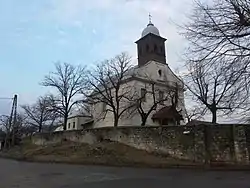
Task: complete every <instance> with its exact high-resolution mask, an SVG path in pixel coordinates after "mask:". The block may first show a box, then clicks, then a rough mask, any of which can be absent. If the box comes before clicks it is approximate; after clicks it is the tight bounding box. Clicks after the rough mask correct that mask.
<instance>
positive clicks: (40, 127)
mask: <svg viewBox="0 0 250 188" xmlns="http://www.w3.org/2000/svg"><path fill="white" fill-rule="evenodd" d="M41 131H42V124H41V123H40V124H39V127H38V132H39V133H40V132H41Z"/></svg>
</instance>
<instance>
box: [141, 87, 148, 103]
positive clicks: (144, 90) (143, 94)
mask: <svg viewBox="0 0 250 188" xmlns="http://www.w3.org/2000/svg"><path fill="white" fill-rule="evenodd" d="M146 93H147V90H146V89H145V88H141V99H142V101H143V102H146Z"/></svg>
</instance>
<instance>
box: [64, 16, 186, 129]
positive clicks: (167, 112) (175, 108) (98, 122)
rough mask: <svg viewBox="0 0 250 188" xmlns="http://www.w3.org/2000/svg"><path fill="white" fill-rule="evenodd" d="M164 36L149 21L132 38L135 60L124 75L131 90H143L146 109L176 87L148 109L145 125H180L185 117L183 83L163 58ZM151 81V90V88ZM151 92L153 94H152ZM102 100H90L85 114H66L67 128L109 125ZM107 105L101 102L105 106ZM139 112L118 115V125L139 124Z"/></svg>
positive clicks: (141, 91) (111, 122) (108, 114)
mask: <svg viewBox="0 0 250 188" xmlns="http://www.w3.org/2000/svg"><path fill="white" fill-rule="evenodd" d="M165 41H166V39H165V38H163V37H162V36H161V35H160V32H159V30H158V29H157V28H156V27H155V26H154V24H153V23H152V22H151V21H149V24H148V25H147V27H146V28H145V29H144V30H143V31H142V34H141V38H140V39H139V40H138V41H136V44H137V54H138V63H137V65H136V66H135V67H133V68H132V69H131V70H130V72H129V74H128V76H127V77H126V78H125V79H126V84H127V85H129V86H130V87H131V91H137V92H138V93H141V95H142V96H143V94H145V97H144V100H143V104H142V107H143V109H144V110H145V112H147V111H148V110H149V109H150V108H151V107H152V105H154V103H155V101H156V100H160V99H162V98H164V97H165V95H168V94H169V92H168V91H169V90H172V91H176V92H177V93H178V95H175V97H176V96H177V98H175V105H173V100H172V99H169V100H164V101H162V102H160V103H159V104H157V105H156V106H155V107H154V109H153V110H152V111H151V112H150V114H149V116H148V118H147V121H146V123H145V126H173V125H176V126H178V125H183V124H185V122H184V117H185V105H184V84H183V81H182V80H181V79H180V78H179V77H178V76H176V75H175V74H174V73H173V71H172V70H171V69H170V67H169V65H168V63H167V60H166V50H165ZM152 83H154V90H152ZM153 94H154V95H153ZM104 105H105V104H100V103H98V104H94V105H93V106H92V107H91V109H92V110H91V114H90V115H87V116H82V115H80V116H74V117H73V118H69V120H68V123H67V130H74V129H84V128H90V127H91V128H99V127H109V126H113V121H114V118H113V114H112V112H107V113H105V115H104V111H103V109H104ZM106 108H108V107H107V106H105V109H106ZM125 114H126V113H125ZM141 123H142V120H141V116H140V114H139V113H138V112H137V111H135V112H134V113H133V115H130V116H126V115H124V116H122V117H121V118H120V119H119V123H118V126H141Z"/></svg>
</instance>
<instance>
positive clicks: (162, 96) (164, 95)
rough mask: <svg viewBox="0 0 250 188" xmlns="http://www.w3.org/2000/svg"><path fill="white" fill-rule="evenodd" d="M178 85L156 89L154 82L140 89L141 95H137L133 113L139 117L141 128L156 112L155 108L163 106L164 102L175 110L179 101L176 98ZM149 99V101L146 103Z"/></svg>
mask: <svg viewBox="0 0 250 188" xmlns="http://www.w3.org/2000/svg"><path fill="white" fill-rule="evenodd" d="M178 89H179V88H178V85H177V84H176V86H175V87H170V86H168V87H167V86H166V87H165V89H163V88H162V87H158V85H157V83H156V82H153V81H151V82H150V83H149V84H145V87H144V88H141V91H140V92H141V95H138V98H137V99H136V100H135V101H136V106H135V108H134V111H132V113H131V115H133V113H135V112H138V113H139V115H140V117H141V126H145V125H146V122H147V119H148V117H149V115H150V114H151V113H152V112H153V111H154V110H156V108H157V106H159V105H163V104H164V102H167V103H169V105H171V106H172V107H173V108H174V109H176V107H177V105H178V101H179V97H178ZM149 98H150V101H146V100H148V99H149Z"/></svg>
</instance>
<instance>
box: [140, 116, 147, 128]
mask: <svg viewBox="0 0 250 188" xmlns="http://www.w3.org/2000/svg"><path fill="white" fill-rule="evenodd" d="M146 122H147V118H146V117H142V118H141V126H145V125H146Z"/></svg>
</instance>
